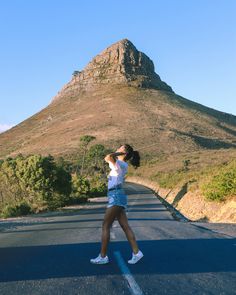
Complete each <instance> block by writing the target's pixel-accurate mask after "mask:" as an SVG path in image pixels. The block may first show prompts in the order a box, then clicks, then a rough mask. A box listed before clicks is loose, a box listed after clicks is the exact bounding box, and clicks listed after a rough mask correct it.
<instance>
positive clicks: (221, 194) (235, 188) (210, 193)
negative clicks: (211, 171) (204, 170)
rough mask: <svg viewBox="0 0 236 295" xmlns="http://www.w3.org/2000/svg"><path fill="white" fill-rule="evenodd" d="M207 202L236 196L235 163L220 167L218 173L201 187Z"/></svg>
mask: <svg viewBox="0 0 236 295" xmlns="http://www.w3.org/2000/svg"><path fill="white" fill-rule="evenodd" d="M201 190H202V193H203V194H204V195H205V197H206V198H207V199H208V200H217V201H223V200H224V199H225V198H226V197H227V196H230V195H235V194H236V162H232V163H230V164H228V165H227V166H225V167H222V168H221V169H220V170H219V172H218V173H217V174H216V175H214V176H212V177H211V178H210V180H208V181H207V182H206V183H204V184H203V185H202V186H201Z"/></svg>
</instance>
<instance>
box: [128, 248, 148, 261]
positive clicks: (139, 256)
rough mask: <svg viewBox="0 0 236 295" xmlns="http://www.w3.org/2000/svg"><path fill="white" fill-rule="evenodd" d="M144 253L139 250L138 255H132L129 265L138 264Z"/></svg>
mask: <svg viewBox="0 0 236 295" xmlns="http://www.w3.org/2000/svg"><path fill="white" fill-rule="evenodd" d="M143 256H144V255H143V253H142V252H141V251H140V250H139V251H138V253H137V254H134V253H133V254H132V258H131V259H130V260H128V263H129V264H135V263H137V262H138V261H139V260H140V259H141V258H142V257H143Z"/></svg>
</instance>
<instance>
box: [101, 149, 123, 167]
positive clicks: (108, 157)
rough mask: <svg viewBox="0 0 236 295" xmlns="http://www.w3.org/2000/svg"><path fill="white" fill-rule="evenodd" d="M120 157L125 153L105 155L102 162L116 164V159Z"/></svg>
mask: <svg viewBox="0 0 236 295" xmlns="http://www.w3.org/2000/svg"><path fill="white" fill-rule="evenodd" d="M120 155H125V153H122V152H115V153H111V154H108V155H106V157H105V158H104V160H105V161H106V162H112V163H113V164H115V163H116V157H117V156H120Z"/></svg>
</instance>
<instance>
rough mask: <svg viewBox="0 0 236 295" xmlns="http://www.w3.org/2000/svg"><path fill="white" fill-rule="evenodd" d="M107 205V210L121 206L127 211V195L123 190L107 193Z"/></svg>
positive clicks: (118, 189) (117, 189)
mask: <svg viewBox="0 0 236 295" xmlns="http://www.w3.org/2000/svg"><path fill="white" fill-rule="evenodd" d="M107 197H108V204H107V208H110V207H112V206H114V205H116V206H122V207H124V208H125V209H127V195H126V193H125V191H124V189H123V188H116V189H114V190H110V191H108V192H107Z"/></svg>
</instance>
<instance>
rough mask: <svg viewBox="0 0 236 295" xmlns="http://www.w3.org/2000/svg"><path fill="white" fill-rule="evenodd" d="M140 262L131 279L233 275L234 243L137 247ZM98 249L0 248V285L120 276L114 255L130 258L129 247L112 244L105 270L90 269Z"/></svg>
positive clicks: (84, 246) (209, 241) (161, 243)
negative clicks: (138, 277)
mask: <svg viewBox="0 0 236 295" xmlns="http://www.w3.org/2000/svg"><path fill="white" fill-rule="evenodd" d="M138 243H139V247H140V249H142V251H143V253H144V255H145V256H144V258H143V260H142V261H141V262H140V263H138V264H136V265H131V266H129V268H130V270H131V272H132V273H133V274H146V275H147V274H183V273H206V272H235V271H236V252H235V246H234V244H235V243H236V239H186V240H176V239H173V240H144V241H139V242H138ZM99 250H100V243H80V244H64V245H49V246H48V245H45V246H27V247H8V248H0V282H9V281H23V280H24V281H27V280H39V279H48V278H63V277H81V276H93V275H96V276H104V275H108V274H110V275H112V274H117V273H119V272H120V271H119V269H118V266H117V264H116V261H115V258H114V255H113V252H114V251H117V250H118V251H120V253H121V255H122V256H123V258H124V259H125V261H126V260H128V259H129V258H130V254H131V249H130V247H129V244H128V242H115V241H113V242H111V243H110V245H109V252H108V255H109V256H110V260H111V262H110V263H109V264H107V265H92V264H90V262H89V259H90V258H92V257H95V256H97V254H98V253H99Z"/></svg>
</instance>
